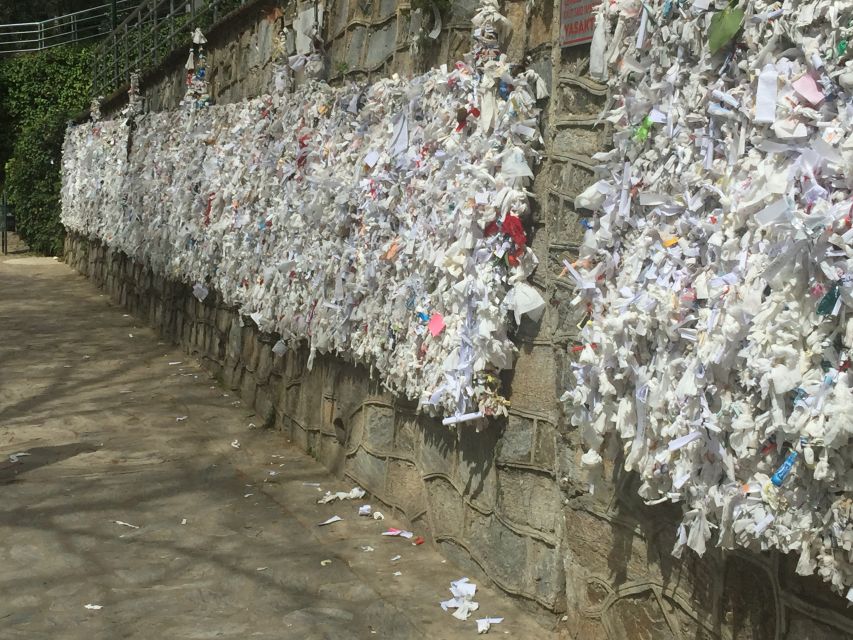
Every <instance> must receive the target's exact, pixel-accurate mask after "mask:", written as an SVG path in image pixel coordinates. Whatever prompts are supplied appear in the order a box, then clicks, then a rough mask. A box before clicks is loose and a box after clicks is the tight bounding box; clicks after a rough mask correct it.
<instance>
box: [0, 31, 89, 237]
mask: <svg viewBox="0 0 853 640" xmlns="http://www.w3.org/2000/svg"><path fill="white" fill-rule="evenodd" d="M91 68H92V53H91V49H89V48H86V47H80V46H66V47H56V48H54V49H47V50H45V51H41V52H39V53H35V54H28V55H21V56H15V57H11V58H5V59H2V60H0V132H2V134H0V187H2V188H5V190H6V193H7V195H8V196H9V200H10V201H11V202H12V204H13V205H14V206H15V216H16V219H17V225H18V233H19V234H20V236H21V238H23V240H24V241H25V242H26V243H27V244H28V245H29V246H30V247H31V248H32V249H34V250H36V251H40V252H43V253H56V252H58V251H60V250H61V248H62V225H61V224H60V223H59V189H60V184H61V177H60V176H61V173H60V170H61V162H60V160H61V153H62V141H63V138H64V134H65V125H66V122H67V120H68V118H69V117H71V116H72V115H74V114H76V113H79V112H80V111H82V110H83V109H84V108H85V107H86V106H87V105H88V102H89V93H90V87H91V79H90V73H91Z"/></svg>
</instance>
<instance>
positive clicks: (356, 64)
mask: <svg viewBox="0 0 853 640" xmlns="http://www.w3.org/2000/svg"><path fill="white" fill-rule="evenodd" d="M346 38H347V40H348V44H347V48H346V50H345V51H344V60H343V62H344V63H345V64H346V66H347V68H348V69H358V68H360V67H361V56H362V51H363V50H364V43H365V41H366V40H367V29H366V28H365V27H355V28H354V29H353V30H352V31H350V32H349V34H348V35H347V36H346Z"/></svg>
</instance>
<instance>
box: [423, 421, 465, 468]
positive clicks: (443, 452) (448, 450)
mask: <svg viewBox="0 0 853 640" xmlns="http://www.w3.org/2000/svg"><path fill="white" fill-rule="evenodd" d="M420 425H421V429H420V433H419V436H420V437H419V442H418V447H417V459H416V462H417V465H418V468H419V469H420V470H421V473H422V474H423V475H425V476H430V475H434V474H437V473H440V474H443V475H445V476H447V477H448V478H450V477H452V475H453V469H454V467H455V463H456V460H455V458H456V432H455V431H451V430H450V429H448V428H447V427H445V426H444V425H442V424H441V423H440V422H438V421H436V420H428V419H425V420H421V422H420Z"/></svg>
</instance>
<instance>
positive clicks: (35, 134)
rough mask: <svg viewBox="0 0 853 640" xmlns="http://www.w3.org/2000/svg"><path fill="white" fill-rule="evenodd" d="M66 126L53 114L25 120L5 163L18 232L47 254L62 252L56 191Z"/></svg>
mask: <svg viewBox="0 0 853 640" xmlns="http://www.w3.org/2000/svg"><path fill="white" fill-rule="evenodd" d="M65 126H66V120H65V118H64V117H62V116H61V115H59V114H55V113H54V114H47V115H46V116H44V117H43V118H41V119H39V120H34V121H31V122H29V123H27V125H26V126H25V128H24V130H23V131H21V133H20V134H18V136H17V139H16V140H15V146H14V148H13V150H12V158H11V159H10V160H9V161H8V162H7V163H6V193H7V195H8V196H9V200H10V201H11V202H12V203H13V204H14V205H15V217H16V222H17V230H18V235H20V236H21V238H23V239H24V241H25V242H26V243H27V244H28V245H29V247H30V249H32V250H33V251H37V252H39V253H46V254H49V255H56V254H59V253H61V252H62V239H63V228H62V224H61V223H60V222H59V211H60V202H59V190H60V187H61V173H60V163H61V162H62V141H63V139H64V137H65Z"/></svg>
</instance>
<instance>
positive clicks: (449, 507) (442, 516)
mask: <svg viewBox="0 0 853 640" xmlns="http://www.w3.org/2000/svg"><path fill="white" fill-rule="evenodd" d="M425 489H426V498H427V504H428V507H429V513H430V514H431V518H430V521H431V523H432V530H433V535H435V536H436V537H437V538H439V537H445V538H455V539H457V540H460V539H462V537H463V533H462V526H463V515H464V507H463V503H462V497H461V496H460V495H459V492H458V491H456V488H455V487H454V486H453V485H452V484H450V482H448V481H447V480H445V479H444V478H441V477H433V478H429V479H427V480H425Z"/></svg>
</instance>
